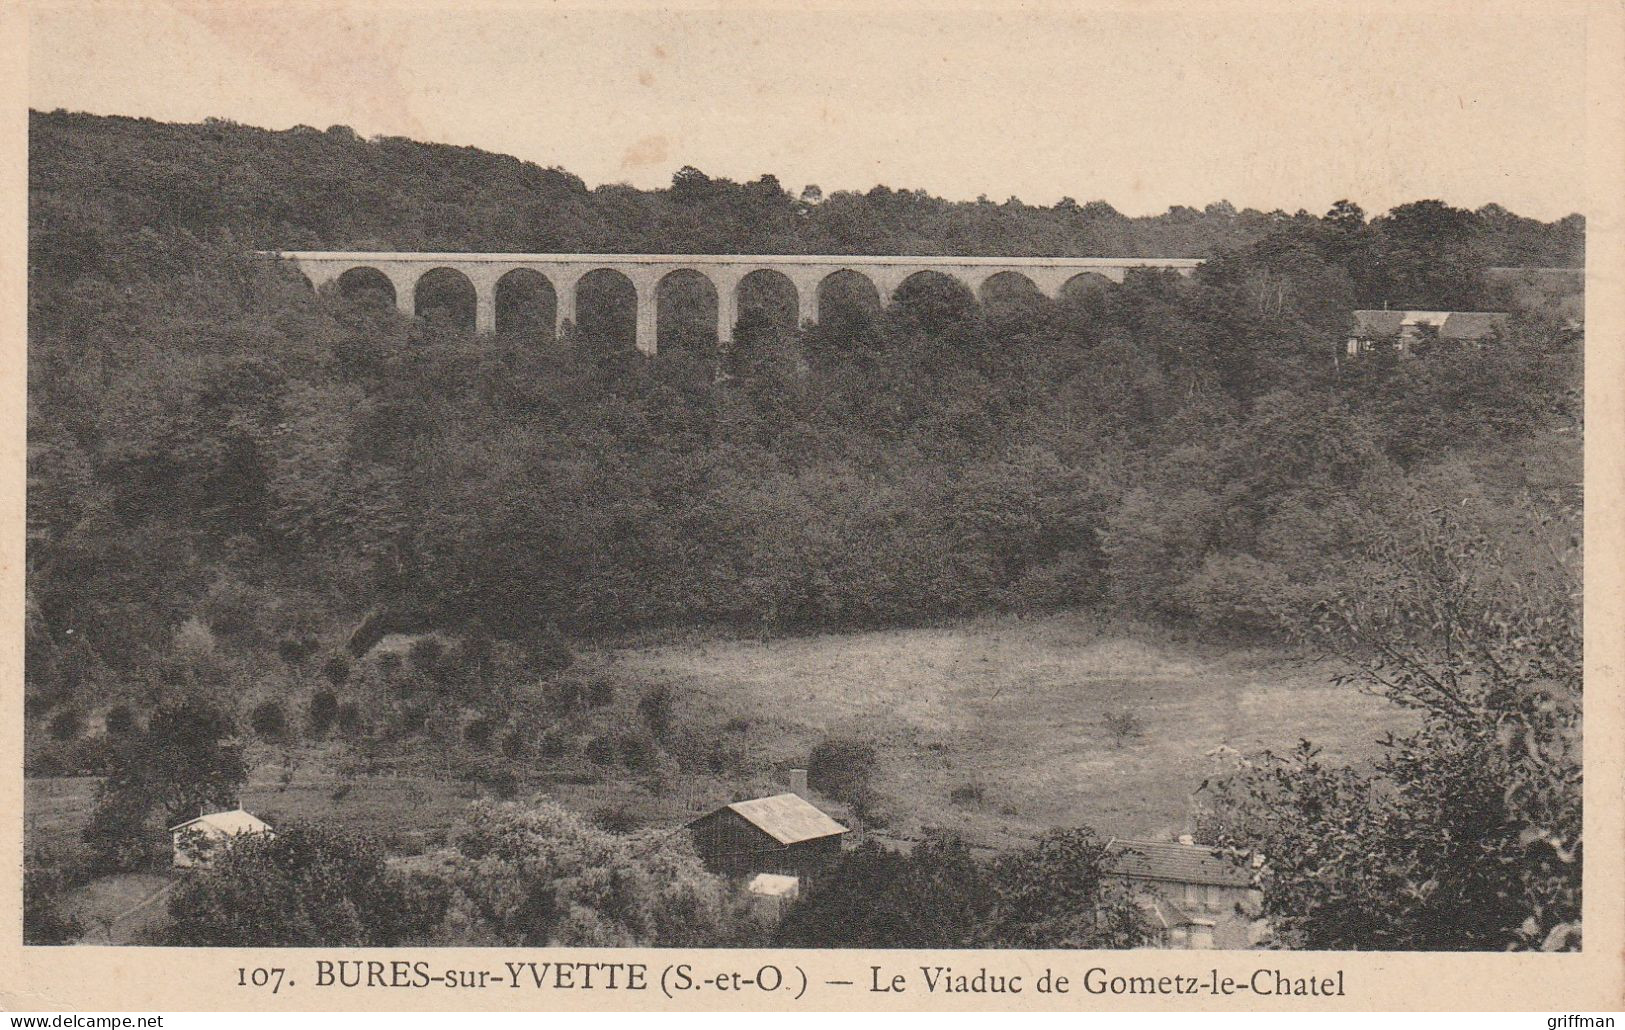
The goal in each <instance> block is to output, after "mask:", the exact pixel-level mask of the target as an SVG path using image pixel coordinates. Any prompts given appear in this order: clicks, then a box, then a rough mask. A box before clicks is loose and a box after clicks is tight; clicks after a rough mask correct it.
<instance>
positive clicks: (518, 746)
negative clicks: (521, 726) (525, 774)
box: [501, 730, 530, 760]
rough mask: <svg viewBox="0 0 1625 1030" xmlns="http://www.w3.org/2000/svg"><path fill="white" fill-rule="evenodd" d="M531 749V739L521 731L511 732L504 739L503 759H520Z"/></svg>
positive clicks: (502, 746)
mask: <svg viewBox="0 0 1625 1030" xmlns="http://www.w3.org/2000/svg"><path fill="white" fill-rule="evenodd" d="M529 747H530V738H529V737H527V736H525V734H524V733H522V732H520V731H519V730H509V731H508V732H507V733H505V734H504V735H503V737H502V744H501V748H502V757H503V758H511V759H515V760H517V759H520V758H523V757H524V756H525V752H526V750H528V749H529Z"/></svg>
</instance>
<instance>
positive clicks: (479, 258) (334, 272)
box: [262, 250, 1201, 354]
mask: <svg viewBox="0 0 1625 1030" xmlns="http://www.w3.org/2000/svg"><path fill="white" fill-rule="evenodd" d="M262 254H263V256H266V257H274V258H280V259H282V260H284V261H288V262H291V263H292V264H294V265H295V266H296V267H297V268H298V269H299V270H300V272H302V273H303V274H304V276H305V277H306V278H307V279H308V280H310V283H311V285H312V286H314V287H316V288H317V289H322V288H323V287H326V286H328V285H329V284H332V283H339V284H340V285H341V286H343V285H344V283H341V282H340V281H341V280H346V279H349V280H352V281H353V278H354V277H355V276H358V275H359V276H363V277H367V278H368V279H369V280H370V282H371V283H373V284H376V285H377V286H379V287H382V286H384V285H385V283H387V286H388V288H389V289H390V290H392V291H393V293H394V298H395V304H396V306H397V307H398V308H399V309H400V310H401V311H403V312H404V313H406V314H408V315H411V314H416V313H418V311H419V305H418V287H419V285H420V283H422V282H423V280H424V278H425V277H426V276H429V275H434V276H437V277H439V279H440V280H441V281H445V280H446V279H447V278H448V277H450V278H451V279H452V280H453V281H456V280H461V282H462V283H466V285H467V287H469V288H471V289H472V292H473V297H474V305H473V307H474V329H475V331H476V332H481V333H490V332H495V331H497V330H498V329H500V328H502V327H500V326H499V325H498V308H499V304H498V301H499V295H501V294H502V293H503V292H504V290H505V289H510V288H518V287H520V286H522V285H523V284H524V283H525V282H526V281H527V280H528V281H529V282H530V283H532V284H535V283H536V282H537V279H536V278H535V277H540V279H541V280H544V281H545V284H546V288H547V289H548V290H550V292H551V293H552V295H553V299H554V303H553V308H554V323H555V329H556V331H557V332H558V333H559V334H560V335H561V336H562V335H564V333H565V331H566V329H567V328H569V327H571V326H573V325H574V323H575V318H576V289H577V286H578V285H579V284H580V282H581V280H582V279H583V278H584V277H585V276H587V275H590V274H593V273H597V272H600V271H608V272H610V273H613V274H615V275H618V276H620V277H622V278H623V279H624V280H625V281H626V282H628V283H630V284H631V286H632V289H633V290H634V291H635V292H636V294H637V347H638V349H639V350H641V351H643V352H644V353H645V354H653V353H654V352H655V339H656V330H657V326H656V313H657V310H658V296H659V290H660V285H661V283H662V282H663V281H665V279H666V278H667V277H668V276H671V275H673V274H674V273H679V272H691V273H697V274H698V275H700V276H702V277H704V278H705V279H706V280H708V281H709V282H710V284H711V286H712V288H713V289H715V291H716V298H717V340H718V342H719V343H721V344H724V345H726V344H727V343H728V342H729V341H730V340H731V338H732V336H733V327H734V323H735V322H736V321H737V320H738V317H739V288H740V285H741V283H743V282H744V281H745V280H746V279H747V278H752V277H756V276H769V277H781V278H782V279H784V280H786V281H788V283H789V284H790V286H791V287H793V288H794V290H795V296H796V308H797V315H798V319H799V320H800V321H801V322H803V323H805V322H808V321H813V322H816V321H817V320H818V309H819V302H820V298H821V295H822V293H823V291H824V288H825V286H826V285H827V284H828V282H829V281H830V279H831V277H833V276H837V275H841V274H842V273H853V274H856V275H858V276H861V277H863V278H864V279H865V280H867V281H868V283H869V284H870V286H872V287H873V288H874V290H875V293H876V295H877V296H878V298H879V299H880V300H881V301H882V302H884V301H885V300H886V299H888V298H890V297H891V295H892V293H893V292H894V291H895V290H896V289H897V288H898V287H899V286H901V285H902V284H903V283H904V281H906V280H907V279H909V278H911V277H913V276H916V275H919V274H920V273H922V272H936V273H940V274H942V275H947V276H950V277H952V278H954V279H957V280H959V281H960V282H961V283H963V284H964V285H965V286H966V287H967V288H968V289H969V290H970V291H971V292H972V293H973V294H975V295H976V296H977V297H983V296H984V295H985V294H984V288H985V287H986V286H987V284H988V283H989V282H990V281H991V280H992V279H994V278H995V277H997V276H1006V275H1011V276H1019V277H1021V278H1023V279H1025V280H1026V281H1027V282H1028V283H1030V284H1031V285H1032V286H1033V287H1034V288H1036V289H1037V290H1039V291H1040V292H1042V293H1044V294H1045V295H1047V296H1050V297H1059V296H1060V295H1061V294H1062V293H1063V292H1064V291H1066V290H1067V289H1068V288H1069V287H1071V286H1073V285H1074V284H1076V283H1078V282H1079V281H1083V282H1087V281H1089V280H1091V279H1095V280H1096V281H1098V280H1101V279H1104V280H1109V281H1111V282H1118V283H1120V282H1122V281H1123V279H1124V277H1125V276H1126V275H1127V274H1128V272H1129V270H1130V269H1134V268H1158V269H1170V270H1173V271H1175V272H1178V273H1179V274H1181V275H1189V274H1190V272H1191V270H1192V269H1194V268H1195V267H1196V266H1197V265H1199V264H1201V260H1200V259H1198V258H1099V257H1093V258H1060V257H953V256H945V257H890V256H888V257H870V256H855V255H839V254H776V255H741V254H483V253H465V254H433V253H413V252H395V251H308V250H306V251H268V252H262Z"/></svg>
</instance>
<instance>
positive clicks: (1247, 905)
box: [1106, 837, 1264, 949]
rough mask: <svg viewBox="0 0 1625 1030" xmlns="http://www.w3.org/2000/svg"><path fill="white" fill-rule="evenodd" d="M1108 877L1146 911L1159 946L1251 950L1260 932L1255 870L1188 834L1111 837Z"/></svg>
mask: <svg viewBox="0 0 1625 1030" xmlns="http://www.w3.org/2000/svg"><path fill="white" fill-rule="evenodd" d="M1106 877H1107V879H1108V880H1112V881H1116V882H1117V883H1120V884H1122V885H1123V886H1125V887H1126V888H1128V890H1129V892H1130V893H1131V894H1133V895H1134V897H1135V899H1136V900H1138V901H1139V903H1140V905H1141V906H1142V907H1143V908H1144V909H1145V912H1146V915H1147V917H1148V920H1149V922H1150V923H1151V926H1152V927H1153V929H1154V930H1155V932H1156V946H1157V947H1163V948H1190V949H1206V948H1224V949H1235V948H1251V947H1254V946H1255V945H1257V943H1258V941H1259V939H1260V937H1261V935H1262V930H1263V924H1262V922H1261V921H1260V918H1259V915H1260V913H1261V911H1262V910H1263V903H1264V896H1263V893H1262V892H1261V891H1260V890H1259V889H1258V887H1257V886H1256V884H1255V883H1254V872H1253V870H1252V869H1251V868H1250V867H1247V866H1243V865H1238V864H1236V862H1234V861H1233V860H1232V859H1231V858H1229V857H1228V856H1226V855H1223V854H1220V853H1219V852H1217V851H1215V850H1214V849H1213V848H1206V847H1202V846H1200V845H1197V844H1192V843H1191V841H1190V838H1189V837H1184V838H1181V839H1180V840H1179V841H1178V842H1177V843H1176V842H1173V841H1153V840H1129V839H1125V838H1119V837H1114V838H1112V839H1111V840H1110V841H1108V842H1107V844H1106Z"/></svg>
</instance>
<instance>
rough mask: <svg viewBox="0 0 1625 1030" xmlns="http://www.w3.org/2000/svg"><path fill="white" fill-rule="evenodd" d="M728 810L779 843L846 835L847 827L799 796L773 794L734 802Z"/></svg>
mask: <svg viewBox="0 0 1625 1030" xmlns="http://www.w3.org/2000/svg"><path fill="white" fill-rule="evenodd" d="M728 808H729V809H730V810H731V811H733V812H735V813H737V814H738V815H739V816H740V818H742V819H744V820H745V821H747V822H749V823H750V824H751V825H752V826H754V827H756V828H757V829H758V830H761V831H762V832H763V833H765V834H767V835H768V836H769V837H772V838H773V839H774V840H776V841H778V842H779V843H780V844H800V843H801V842H802V841H805V840H816V839H818V838H819V837H833V836H836V835H838V834H842V833H845V832H847V830H846V827H844V826H842V825H841V824H840V823H838V822H836V821H835V820H833V819H831V818H830V817H829V816H827V815H825V814H824V813H823V812H822V811H821V810H820V809H819V808H818V807H817V806H816V805H814V804H813V803H812V802H810V801H808V800H806V799H805V798H803V797H802V796H801V795H800V794H774V795H773V796H772V797H766V798H753V799H752V800H750V801H735V802H734V803H733V804H731V805H729V806H728Z"/></svg>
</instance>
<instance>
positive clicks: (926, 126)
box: [29, 0, 1585, 218]
mask: <svg viewBox="0 0 1625 1030" xmlns="http://www.w3.org/2000/svg"><path fill="white" fill-rule="evenodd" d="M799 6H800V7H801V8H802V10H801V11H796V10H794V9H792V8H787V7H781V8H760V7H757V8H742V7H738V6H735V7H731V8H727V9H725V10H723V11H720V12H719V11H717V10H704V9H699V8H689V9H685V10H681V11H677V12H673V11H670V10H668V11H664V12H662V11H648V12H637V11H630V12H628V11H622V12H600V11H592V10H586V9H574V10H572V9H569V8H563V7H557V6H554V5H550V4H546V5H544V4H530V5H518V4H510V5H508V6H507V7H506V9H502V10H496V9H485V10H482V11H478V12H472V11H468V10H453V9H440V10H427V11H425V10H418V11H415V12H405V11H400V10H396V9H390V8H385V7H380V6H377V5H353V6H341V5H339V4H336V3H332V2H329V3H325V4H321V5H309V4H306V5H303V6H300V7H292V6H284V7H282V8H270V7H265V8H259V9H257V10H256V9H247V8H244V7H243V6H241V5H236V4H234V5H232V6H229V7H228V6H227V5H224V4H213V5H206V6H192V5H180V4H174V5H165V4H163V3H161V2H157V0H149V2H147V3H144V4H142V6H141V9H140V10H135V9H133V8H131V7H128V6H125V5H122V4H107V3H103V4H99V5H96V6H94V7H91V8H53V9H39V8H36V9H35V10H34V13H33V17H32V21H31V25H30V32H31V35H30V46H29V50H30V55H31V63H30V97H31V100H30V102H31V104H32V106H34V107H35V108H39V109H43V110H51V109H54V108H58V107H65V108H68V109H70V110H82V111H92V112H96V113H102V114H127V115H143V116H148V117H152V118H157V119H161V120H164V121H189V122H190V121H199V120H201V119H203V118H204V117H207V116H211V115H213V116H217V117H224V118H231V119H234V120H236V121H240V122H244V123H247V124H252V125H260V126H265V127H269V128H278V129H280V128H287V127H288V126H292V125H296V124H301V123H303V124H307V125H314V126H316V127H318V128H325V127H327V126H329V125H332V124H335V123H342V124H345V125H349V126H352V127H353V128H354V129H355V130H356V131H357V132H359V133H361V134H362V135H364V136H371V135H374V134H385V135H400V136H410V137H412V138H415V139H421V140H433V141H439V142H446V143H457V144H470V145H473V146H478V147H481V148H484V149H486V150H493V151H499V152H503V153H508V154H513V155H516V156H518V157H521V158H524V159H526V160H531V161H535V162H537V163H540V164H543V165H558V166H560V167H563V168H565V169H568V170H569V171H572V172H574V173H576V174H578V175H580V176H581V177H582V178H584V179H585V180H586V181H587V183H588V184H589V185H598V184H600V183H605V182H629V183H632V184H634V185H637V186H643V187H651V186H663V185H666V184H667V183H669V182H670V179H671V174H672V172H673V171H675V170H676V169H678V168H680V167H681V166H683V165H685V164H691V165H694V166H696V167H698V168H700V169H702V170H704V171H705V172H707V173H709V174H711V175H713V176H726V177H729V178H733V179H751V178H755V177H757V176H759V175H761V174H762V173H764V172H771V173H773V174H775V175H777V176H778V177H779V178H780V180H782V181H783V183H784V184H785V186H787V187H789V188H791V189H793V190H799V189H800V188H801V186H803V185H805V184H807V183H817V184H818V185H819V186H821V187H822V188H823V190H824V191H825V192H826V193H828V192H832V191H834V190H838V189H856V190H866V189H868V188H869V187H871V186H873V185H875V184H877V183H883V184H885V185H888V186H892V187H896V188H924V189H926V190H929V191H931V192H933V193H937V194H941V195H944V196H948V197H952V198H956V199H966V198H973V197H975V196H977V195H978V194H986V195H987V196H989V197H992V198H993V199H995V200H1003V199H1004V198H1006V197H1008V196H1012V195H1014V196H1018V197H1020V198H1021V199H1022V200H1025V201H1027V202H1029V203H1037V204H1050V203H1054V202H1055V201H1056V200H1058V199H1060V198H1061V197H1062V196H1071V197H1074V198H1076V199H1077V200H1079V201H1087V200H1092V199H1104V200H1106V201H1108V202H1110V203H1111V204H1113V205H1114V206H1116V207H1117V208H1118V209H1119V210H1122V211H1125V212H1128V213H1131V214H1145V213H1154V212H1158V211H1162V210H1165V209H1166V208H1167V207H1168V206H1169V205H1171V204H1189V205H1192V206H1196V207H1200V206H1202V205H1204V204H1206V203H1209V202H1211V201H1215V200H1219V199H1221V198H1223V199H1228V200H1229V201H1231V202H1232V203H1233V204H1235V205H1236V206H1237V207H1238V208H1241V207H1258V208H1262V209H1271V208H1284V209H1286V210H1289V211H1291V210H1295V209H1297V208H1299V207H1304V208H1308V209H1310V210H1311V211H1316V212H1319V211H1323V210H1324V209H1325V208H1326V207H1328V206H1329V205H1330V204H1331V202H1332V201H1334V200H1337V199H1338V198H1340V197H1345V196H1346V197H1352V198H1353V199H1355V200H1356V201H1358V202H1359V203H1360V204H1362V205H1363V206H1365V207H1366V208H1367V209H1368V210H1371V211H1380V210H1384V209H1386V208H1388V207H1391V206H1393V205H1394V204H1397V203H1401V202H1403V201H1407V200H1416V199H1422V198H1427V197H1437V198H1440V199H1443V200H1445V201H1448V202H1450V203H1453V204H1457V205H1461V206H1466V207H1478V206H1480V205H1482V204H1485V203H1488V202H1490V201H1494V202H1497V203H1500V204H1502V205H1504V206H1506V207H1508V208H1511V209H1512V210H1514V211H1517V212H1519V213H1520V214H1527V215H1531V216H1535V217H1541V218H1555V217H1558V216H1561V215H1564V214H1567V213H1569V212H1571V211H1578V210H1582V208H1583V182H1584V178H1583V177H1584V159H1583V145H1584V107H1583V90H1584V81H1585V80H1584V69H1585V39H1584V23H1583V21H1582V20H1581V19H1580V18H1579V17H1578V16H1577V14H1575V13H1573V9H1572V8H1566V7H1564V6H1563V5H1561V4H1558V3H1552V2H1538V3H1537V2H1533V0H1532V2H1529V3H1524V4H1519V5H1517V6H1514V7H1506V8H1498V7H1491V6H1483V5H1468V4H1461V5H1457V6H1458V8H1459V10H1461V11H1462V12H1465V13H1457V14H1450V13H1445V12H1442V11H1440V12H1438V13H1433V14H1417V13H1414V8H1415V7H1416V6H1417V5H1416V4H1407V5H1389V4H1375V3H1366V4H1350V5H1342V6H1337V7H1327V6H1310V5H1307V4H1299V5H1296V6H1292V7H1286V8H1284V9H1283V10H1282V11H1280V12H1277V13H1274V14H1271V15H1269V16H1267V17H1263V16H1257V15H1250V14H1245V13H1243V12H1242V11H1241V9H1240V8H1238V7H1235V6H1233V5H1218V4H1214V5H1211V6H1204V5H1201V4H1199V3H1197V2H1196V0H1185V2H1182V3H1180V4H1177V5H1166V6H1161V7H1155V8H1154V7H1152V6H1148V5H1141V6H1138V7H1136V8H1134V9H1133V10H1127V9H1120V10H1119V11H1117V12H1113V11H1109V10H1103V9H1096V10H1094V11H1093V12H1089V11H1073V10H1067V9H1062V8H1053V7H1052V8H1044V9H1043V11H1044V13H1041V14H1032V13H1027V14H998V13H990V12H988V11H974V10H968V9H964V8H959V9H955V10H942V9H927V8H923V7H920V6H914V5H911V6H907V7H904V6H901V5H899V6H895V7H892V8H889V9H887V10H885V12H884V13H876V11H875V9H876V8H879V7H881V6H882V5H881V4H880V3H879V2H877V0H871V2H870V3H867V4H862V5H851V4H848V5H845V6H839V7H828V6H826V7H824V8H822V9H820V10H817V11H816V12H813V13H807V9H808V8H811V7H813V6H814V5H813V4H812V3H810V2H803V3H802V4H800V5H799ZM1193 9H1194V10H1196V11H1200V12H1202V13H1201V14H1199V15H1193V13H1192V11H1193Z"/></svg>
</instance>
